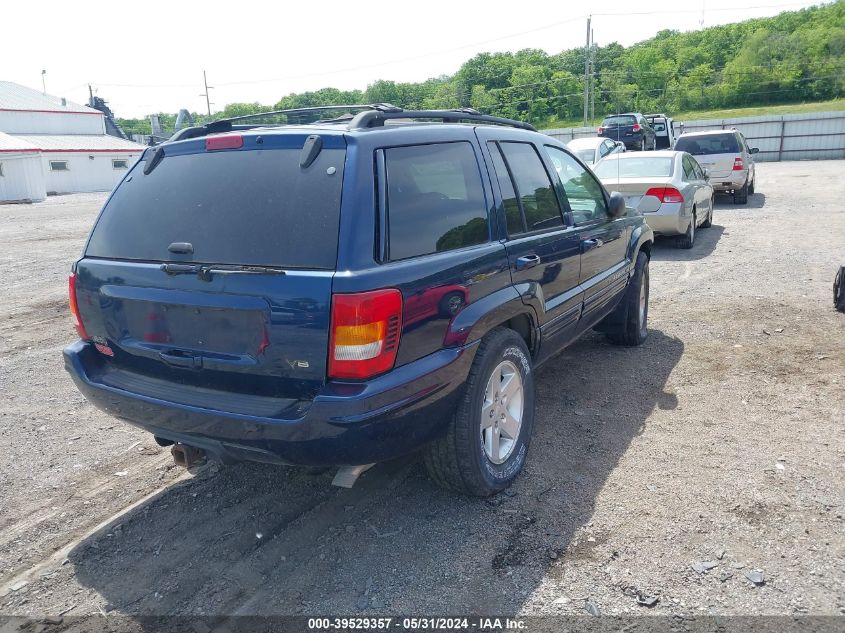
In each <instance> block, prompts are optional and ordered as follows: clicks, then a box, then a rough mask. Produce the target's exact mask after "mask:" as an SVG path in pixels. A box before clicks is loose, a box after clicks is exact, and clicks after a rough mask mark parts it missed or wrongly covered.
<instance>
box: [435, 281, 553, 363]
mask: <svg viewBox="0 0 845 633" xmlns="http://www.w3.org/2000/svg"><path fill="white" fill-rule="evenodd" d="M497 327H507V328H509V329H511V330H513V331H514V332H516V333H517V334H519V336H520V337H522V339H523V340H524V341H525V344H526V345H527V346H528V349H529V351H530V352H531V354H532V355H534V353H535V352H536V350H537V348H538V342H539V337H538V335H537V315H536V313H535V311H534V308H533V307H532V306H530V305H527V304H525V303H523V301H522V297H521V296H520V294H519V292H518V291H517V290H516V288H514V287H513V286H508V287H507V288H502V289H501V290H498V291H496V292H493V293H491V294H489V295H487V296H486V297H484V298H482V299H480V300H479V301H476V302H474V303H471V304H469V305H467V306H466V307H465V308H464V309H463V310H461V311H460V312H459V313H458V314H457V315H456V316H455V318H454V319H452V322H451V323H450V324H449V329H448V331H447V333H446V338H445V341H444V343H445V344H446V345H463V344H467V343H472V342H474V341H477V340H480V339H482V338H484V336H486V335H487V334H488V333H489V332H490V331H491V330H493V329H494V328H497Z"/></svg>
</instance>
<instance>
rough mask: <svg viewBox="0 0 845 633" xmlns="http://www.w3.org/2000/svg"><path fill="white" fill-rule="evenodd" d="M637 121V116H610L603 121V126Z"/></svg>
mask: <svg viewBox="0 0 845 633" xmlns="http://www.w3.org/2000/svg"><path fill="white" fill-rule="evenodd" d="M636 122H637V117H635V116H624V115H621V116H609V117H607V118H606V119H605V120H604V121H603V122H602V127H607V126H608V125H633V124H634V123H636Z"/></svg>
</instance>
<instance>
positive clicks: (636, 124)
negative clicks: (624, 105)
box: [631, 123, 640, 132]
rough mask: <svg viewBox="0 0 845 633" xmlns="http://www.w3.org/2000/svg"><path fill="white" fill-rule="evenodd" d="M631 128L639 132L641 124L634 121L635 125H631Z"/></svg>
mask: <svg viewBox="0 0 845 633" xmlns="http://www.w3.org/2000/svg"><path fill="white" fill-rule="evenodd" d="M631 130H632V131H634V132H639V131H640V124H639V123H634V125H633V126H631Z"/></svg>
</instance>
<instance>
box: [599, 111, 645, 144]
mask: <svg viewBox="0 0 845 633" xmlns="http://www.w3.org/2000/svg"><path fill="white" fill-rule="evenodd" d="M598 135H599V136H604V137H606V138H610V139H613V140H614V141H621V142H622V143H624V144H625V148H626V149H633V150H654V149H656V148H657V134H656V133H655V131H654V128H653V127H652V126H651V123H649V122H648V121H647V120H646V118H645V117H644V116H643V115H642V114H640V113H639V112H626V113H625V114H613V115H611V116H606V117H604V120H603V121H602V122H601V125H600V126H599V128H598Z"/></svg>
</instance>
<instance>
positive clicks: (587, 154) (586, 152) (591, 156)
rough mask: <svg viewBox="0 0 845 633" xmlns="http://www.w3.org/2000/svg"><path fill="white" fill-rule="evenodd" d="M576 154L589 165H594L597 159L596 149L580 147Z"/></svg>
mask: <svg viewBox="0 0 845 633" xmlns="http://www.w3.org/2000/svg"><path fill="white" fill-rule="evenodd" d="M575 155H576V156H577V157H578V158H580V159H581V160H583V161H584V162H585V163H587V164H588V165H592V164H593V161H594V160H595V159H596V151H595V150H594V149H579V150H578V151H576V152H575Z"/></svg>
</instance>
